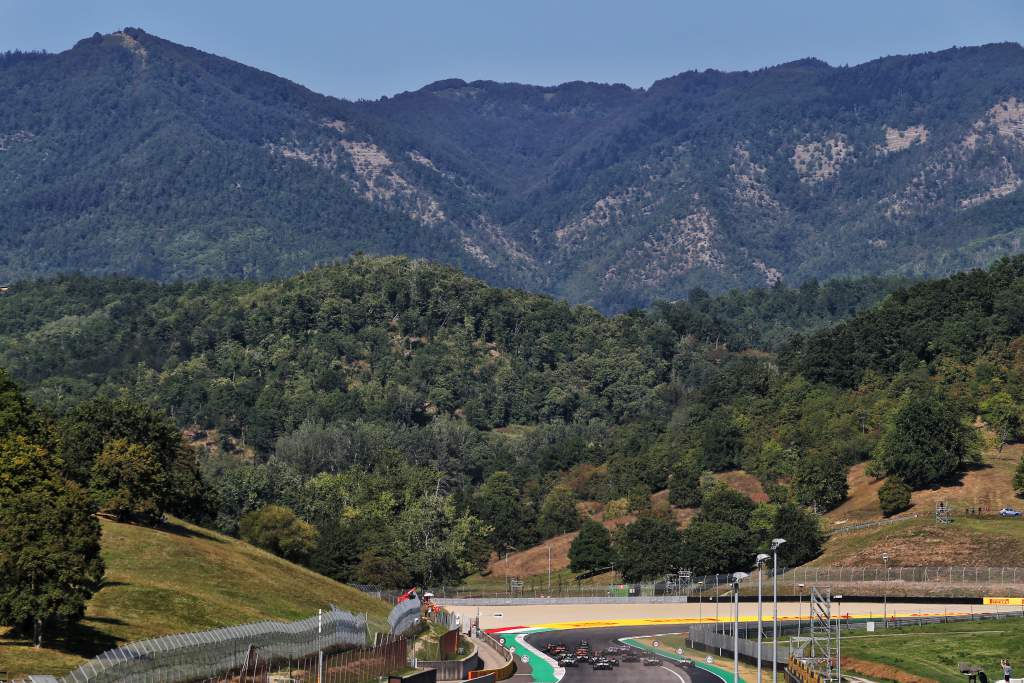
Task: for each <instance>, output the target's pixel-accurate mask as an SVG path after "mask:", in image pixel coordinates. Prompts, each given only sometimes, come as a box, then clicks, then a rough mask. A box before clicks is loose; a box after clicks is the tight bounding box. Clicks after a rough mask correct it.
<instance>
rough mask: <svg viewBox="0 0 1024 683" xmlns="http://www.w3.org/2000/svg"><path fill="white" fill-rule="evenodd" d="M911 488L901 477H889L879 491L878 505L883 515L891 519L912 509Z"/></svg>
mask: <svg viewBox="0 0 1024 683" xmlns="http://www.w3.org/2000/svg"><path fill="white" fill-rule="evenodd" d="M910 493H911V491H910V487H909V486H907V484H906V482H904V481H903V480H902V479H900V478H899V477H889V478H888V479H886V480H885V483H884V484H882V488H880V489H878V504H879V505H880V506H881V507H882V514H883V515H885V516H886V517H891V516H893V515H895V514H896V513H897V512H903V511H904V510H906V509H907V508H909V507H910Z"/></svg>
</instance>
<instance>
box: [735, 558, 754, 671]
mask: <svg viewBox="0 0 1024 683" xmlns="http://www.w3.org/2000/svg"><path fill="white" fill-rule="evenodd" d="M748 576H750V575H749V574H747V573H746V572H736V573H735V574H733V575H732V595H733V605H734V606H735V607H734V610H735V611H734V612H733V615H734V618H733V624H732V680H733V681H734V683H738V681H739V680H740V581H742V580H743V579H745V578H747V577H748Z"/></svg>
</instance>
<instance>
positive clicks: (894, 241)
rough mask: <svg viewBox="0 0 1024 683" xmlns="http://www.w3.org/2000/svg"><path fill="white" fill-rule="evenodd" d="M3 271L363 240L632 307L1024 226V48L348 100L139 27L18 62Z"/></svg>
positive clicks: (246, 254) (5, 87)
mask: <svg viewBox="0 0 1024 683" xmlns="http://www.w3.org/2000/svg"><path fill="white" fill-rule="evenodd" d="M0 89H2V92H3V93H4V96H3V98H0V281H3V280H14V279H20V278H27V277H35V276H41V275H47V274H51V273H56V272H64V271H83V272H89V273H112V272H117V273H127V274H132V275H141V276H146V277H152V278H157V279H165V280H166V279H176V278H189V279H191V278H197V277H217V278H219V277H227V276H231V277H239V276H241V277H270V276H278V275H283V274H288V273H293V272H296V271H300V270H303V269H305V268H307V267H309V266H310V265H313V264H316V263H326V262H331V261H333V260H336V259H338V258H344V257H347V256H349V255H350V254H352V253H354V252H356V251H360V250H362V251H367V252H372V253H402V254H409V255H413V256H422V257H428V258H431V259H436V260H439V261H442V262H446V263H450V264H453V265H455V266H458V267H460V268H462V269H464V270H466V271H467V272H469V273H472V274H474V275H478V276H482V277H483V278H485V279H487V280H488V281H489V282H491V283H494V284H499V285H515V286H520V287H525V288H529V289H535V290H540V291H545V292H549V293H552V294H555V295H558V296H563V297H566V298H569V299H571V300H573V301H581V302H587V303H592V304H595V305H597V306H599V307H601V308H603V309H605V310H620V309H623V308H626V307H630V306H635V305H644V304H647V303H649V302H651V301H652V300H654V299H658V298H669V299H674V298H679V297H681V296H685V295H686V293H687V292H688V291H689V290H690V289H691V288H693V287H696V286H701V287H704V288H707V289H710V290H714V291H718V290H722V289H726V288H732V287H751V286H764V285H766V284H772V283H774V282H775V281H777V280H778V279H780V278H781V279H785V280H786V281H788V282H790V283H794V284H795V283H798V282H800V281H802V280H805V279H809V278H826V277H832V276H837V275H860V274H869V273H871V274H877V273H900V274H939V273H946V272H949V271H952V270H957V269H961V268H963V267H966V266H973V265H980V264H983V263H987V262H988V261H990V260H992V259H993V258H994V257H995V256H998V255H1002V254H1006V253H1012V252H1016V251H1020V250H1021V237H1022V235H1024V225H1022V224H1021V222H1020V220H1019V218H1018V215H1019V214H1020V209H1021V205H1022V204H1024V201H1022V200H1024V194H1022V193H1021V192H1019V191H1018V189H1019V187H1020V186H1021V184H1022V183H1024V180H1022V176H1024V49H1022V48H1021V46H1020V45H1017V44H995V45H987V46H983V47H972V48H960V49H951V50H946V51H943V52H939V53H933V54H925V55H914V56H906V57H887V58H883V59H879V60H875V61H873V62H869V63H866V64H862V65H859V66H855V67H840V68H836V67H831V66H829V65H827V64H825V63H823V62H820V61H816V60H812V59H807V60H801V61H799V62H793V63H789V64H784V65H781V66H776V67H772V68H768V69H763V70H760V71H757V72H741V73H722V72H714V71H707V72H702V73H697V72H688V73H683V74H680V75H677V76H674V77H672V78H667V79H665V80H662V81H658V82H657V83H655V84H653V85H652V86H651V87H650V88H648V89H644V90H641V89H631V88H629V87H626V86H622V85H600V84H593V83H579V82H577V83H567V84H563V85H560V86H556V87H535V86H525V85H516V84H499V83H493V82H486V81H478V82H473V83H465V82H463V81H460V80H445V81H439V82H437V83H434V84H431V85H428V86H426V87H424V88H422V89H421V90H418V91H416V92H409V93H401V94H399V95H396V96H394V97H392V98H382V99H381V100H379V101H372V102H370V101H360V102H347V101H343V100H338V99H334V98H329V97H324V96H321V95H318V94H316V93H313V92H311V91H309V90H307V89H305V88H303V87H301V86H299V85H296V84H293V83H291V82H289V81H286V80H284V79H281V78H278V77H276V76H273V75H271V74H268V73H265V72H261V71H258V70H256V69H252V68H249V67H246V66H243V65H240V64H237V63H235V62H231V61H230V60H227V59H223V58H220V57H215V56H212V55H209V54H206V53H203V52H200V51H197V50H194V49H191V48H187V47H183V46H180V45H176V44H174V43H171V42H168V41H165V40H162V39H160V38H157V37H155V36H152V35H149V34H147V33H144V32H143V31H141V30H138V29H125V30H124V31H123V32H118V33H114V34H110V35H105V36H104V35H100V34H96V35H94V36H93V37H92V38H87V39H85V40H82V41H81V42H79V43H78V44H77V45H76V46H75V47H74V48H73V49H71V50H68V51H66V52H63V53H60V54H55V55H40V54H21V53H12V54H8V55H6V56H5V57H3V58H2V59H0Z"/></svg>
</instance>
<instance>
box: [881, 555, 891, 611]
mask: <svg viewBox="0 0 1024 683" xmlns="http://www.w3.org/2000/svg"><path fill="white" fill-rule="evenodd" d="M882 564H884V565H885V590H884V591H882V623H883V624H884V625H885V628H889V553H882Z"/></svg>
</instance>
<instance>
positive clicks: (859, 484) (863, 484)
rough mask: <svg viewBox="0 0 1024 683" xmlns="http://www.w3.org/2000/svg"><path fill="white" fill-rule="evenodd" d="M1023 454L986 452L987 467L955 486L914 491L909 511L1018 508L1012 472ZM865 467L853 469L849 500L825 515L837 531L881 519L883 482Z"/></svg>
mask: <svg viewBox="0 0 1024 683" xmlns="http://www.w3.org/2000/svg"><path fill="white" fill-rule="evenodd" d="M1022 455H1024V444H1014V445H1012V446H1006V447H1004V448H1003V449H1002V451H997V450H989V451H988V452H986V453H985V457H984V460H985V461H984V464H983V465H981V466H980V467H976V468H974V469H971V470H969V471H968V472H966V473H965V474H964V475H963V477H962V478H961V480H960V481H959V482H957V483H956V484H952V485H949V486H942V487H939V488H935V489H927V490H924V491H915V492H914V495H913V498H912V500H911V509H910V510H909V512H910V513H912V514H913V513H917V514H921V515H932V514H934V512H935V504H936V503H937V502H939V501H945V502H947V503H949V504H951V505H953V507H954V510H964V509H966V508H968V507H971V508H983V509H986V510H988V511H990V512H998V511H999V509H1000V508H1002V507H1004V506H1006V505H1019V499H1017V498H1016V496H1015V495H1014V492H1013V471H1014V469H1015V468H1016V467H1017V463H1018V462H1020V459H1021V456H1022ZM866 467H867V463H860V464H858V465H854V466H853V467H851V468H850V474H849V477H848V482H849V487H850V488H849V497H848V498H847V499H846V501H845V502H844V503H843V504H842V505H840V506H839V507H837V508H836V509H835V510H832V511H831V512H829V513H828V514H827V515H826V518H827V519H829V521H831V522H832V523H833V525H834V526H835V527H837V528H838V527H840V526H842V525H844V524H859V523H862V522H869V521H873V520H878V519H882V510H881V508H879V506H878V489H879V488H881V486H882V481H881V480H875V479H872V478H871V477H870V476H868V475H867V474H866V473H865V471H864V470H865V468H866Z"/></svg>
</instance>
